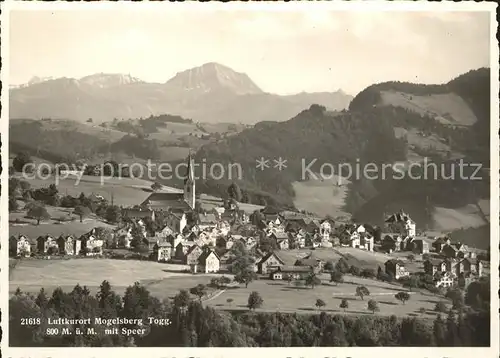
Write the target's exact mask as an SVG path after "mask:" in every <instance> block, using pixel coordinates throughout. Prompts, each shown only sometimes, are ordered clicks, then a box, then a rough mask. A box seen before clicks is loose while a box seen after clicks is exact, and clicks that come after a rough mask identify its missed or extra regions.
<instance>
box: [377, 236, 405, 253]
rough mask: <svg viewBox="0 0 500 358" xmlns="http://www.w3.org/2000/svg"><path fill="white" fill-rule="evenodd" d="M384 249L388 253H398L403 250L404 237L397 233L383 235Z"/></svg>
mask: <svg viewBox="0 0 500 358" xmlns="http://www.w3.org/2000/svg"><path fill="white" fill-rule="evenodd" d="M381 236H382V244H381V246H382V249H383V250H384V251H386V252H398V251H402V250H403V237H402V236H401V235H400V234H396V233H383V234H382V235H381Z"/></svg>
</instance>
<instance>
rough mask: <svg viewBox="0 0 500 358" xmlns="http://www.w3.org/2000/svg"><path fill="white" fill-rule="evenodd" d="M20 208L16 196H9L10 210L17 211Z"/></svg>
mask: <svg viewBox="0 0 500 358" xmlns="http://www.w3.org/2000/svg"><path fill="white" fill-rule="evenodd" d="M18 209H19V204H18V203H17V200H16V198H13V197H10V198H9V211H17V210H18Z"/></svg>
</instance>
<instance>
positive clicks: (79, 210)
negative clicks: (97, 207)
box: [73, 205, 91, 222]
mask: <svg viewBox="0 0 500 358" xmlns="http://www.w3.org/2000/svg"><path fill="white" fill-rule="evenodd" d="M90 213H91V211H90V209H89V208H88V207H86V206H82V205H78V206H77V207H76V208H75V210H73V214H75V215H78V216H79V217H80V222H83V217H84V216H88V215H90Z"/></svg>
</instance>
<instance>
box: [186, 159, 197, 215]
mask: <svg viewBox="0 0 500 358" xmlns="http://www.w3.org/2000/svg"><path fill="white" fill-rule="evenodd" d="M195 189H196V187H195V177H194V159H193V156H192V154H191V149H189V155H188V158H187V173H186V179H184V201H185V202H186V203H188V205H189V206H190V207H191V209H194V206H195V201H196V192H195Z"/></svg>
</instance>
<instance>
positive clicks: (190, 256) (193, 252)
mask: <svg viewBox="0 0 500 358" xmlns="http://www.w3.org/2000/svg"><path fill="white" fill-rule="evenodd" d="M202 253H203V250H202V248H201V247H200V246H198V245H193V246H191V247H190V248H189V249H188V251H187V252H186V255H185V256H186V264H187V265H194V264H196V263H197V262H198V258H199V257H200V255H201V254H202Z"/></svg>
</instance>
